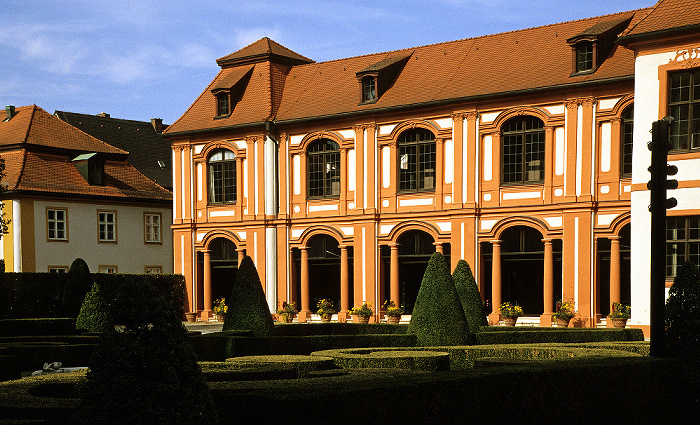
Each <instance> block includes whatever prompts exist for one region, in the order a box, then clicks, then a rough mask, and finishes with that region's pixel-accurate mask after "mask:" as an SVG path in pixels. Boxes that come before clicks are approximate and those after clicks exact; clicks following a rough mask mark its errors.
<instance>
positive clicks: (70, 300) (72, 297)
mask: <svg viewBox="0 0 700 425" xmlns="http://www.w3.org/2000/svg"><path fill="white" fill-rule="evenodd" d="M92 283H93V280H92V275H91V274H90V269H89V268H88V265H87V263H86V262H85V260H83V259H82V258H76V259H75V260H74V261H73V264H71V265H70V270H68V280H67V281H66V289H65V290H64V291H63V302H62V304H61V307H62V310H63V314H64V315H65V316H66V317H77V316H78V313H80V307H81V306H82V305H83V300H84V299H85V295H86V294H87V293H88V292H90V289H91V288H92Z"/></svg>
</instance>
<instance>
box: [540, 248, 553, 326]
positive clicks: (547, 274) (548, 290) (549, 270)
mask: <svg viewBox="0 0 700 425" xmlns="http://www.w3.org/2000/svg"><path fill="white" fill-rule="evenodd" d="M542 242H544V282H543V286H544V311H543V312H542V316H540V326H551V324H552V313H554V253H553V252H552V240H551V239H542Z"/></svg>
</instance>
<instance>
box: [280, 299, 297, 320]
mask: <svg viewBox="0 0 700 425" xmlns="http://www.w3.org/2000/svg"><path fill="white" fill-rule="evenodd" d="M296 314H297V309H296V305H295V304H294V303H293V302H292V301H290V302H287V301H285V302H283V303H282V308H280V309H279V310H277V315H278V316H279V318H280V321H281V322H285V323H292V320H293V319H294V316H295V315H296Z"/></svg>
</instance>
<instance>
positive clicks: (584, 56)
mask: <svg viewBox="0 0 700 425" xmlns="http://www.w3.org/2000/svg"><path fill="white" fill-rule="evenodd" d="M593 50H594V49H593V43H592V42H590V41H583V42H580V43H578V44H577V45H576V72H585V71H591V70H592V69H593Z"/></svg>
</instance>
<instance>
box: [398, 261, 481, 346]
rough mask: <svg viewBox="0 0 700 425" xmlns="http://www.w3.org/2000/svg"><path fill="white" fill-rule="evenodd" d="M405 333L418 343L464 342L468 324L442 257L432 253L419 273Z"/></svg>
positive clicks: (426, 344)
mask: <svg viewBox="0 0 700 425" xmlns="http://www.w3.org/2000/svg"><path fill="white" fill-rule="evenodd" d="M406 332H407V333H410V334H415V335H416V337H417V341H418V345H419V346H432V345H465V344H467V342H468V339H469V326H468V324H467V319H466V317H465V316H464V310H463V308H462V304H461V302H460V300H459V295H458V294H457V289H456V288H455V284H454V282H453V280H452V275H451V274H450V269H449V266H448V265H447V260H445V257H444V256H443V255H442V254H440V253H439V252H436V253H434V254H433V255H432V257H430V261H429V262H428V267H427V268H426V270H425V274H424V275H423V281H422V282H421V286H420V289H419V290H418V296H417V297H416V303H415V306H414V307H413V314H412V316H411V322H410V323H409V325H408V329H407V330H406Z"/></svg>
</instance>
